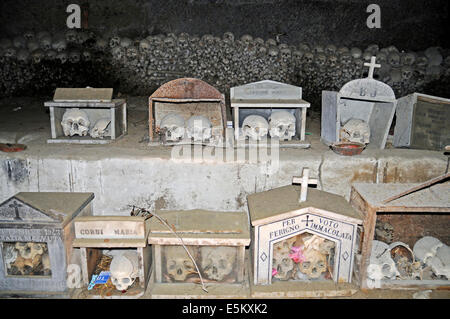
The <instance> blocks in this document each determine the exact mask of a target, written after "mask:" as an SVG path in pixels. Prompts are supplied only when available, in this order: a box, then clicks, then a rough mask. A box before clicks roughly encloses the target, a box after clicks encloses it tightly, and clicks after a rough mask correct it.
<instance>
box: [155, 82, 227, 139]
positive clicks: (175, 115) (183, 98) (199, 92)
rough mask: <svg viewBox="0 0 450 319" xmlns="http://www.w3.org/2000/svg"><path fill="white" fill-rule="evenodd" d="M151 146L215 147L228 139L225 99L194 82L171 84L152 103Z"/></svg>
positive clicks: (217, 92)
mask: <svg viewBox="0 0 450 319" xmlns="http://www.w3.org/2000/svg"><path fill="white" fill-rule="evenodd" d="M148 110H149V132H148V135H149V139H150V143H149V145H158V144H160V143H162V144H164V145H174V144H178V143H180V142H181V143H186V144H190V143H194V144H195V143H200V144H202V143H213V142H219V141H223V139H224V137H225V127H226V113H225V96H224V95H223V94H222V93H220V92H219V91H218V90H217V89H216V88H214V87H212V86H211V85H209V84H208V83H206V82H204V81H201V80H199V79H194V78H181V79H176V80H172V81H169V82H167V83H165V84H163V85H162V86H161V87H159V88H158V89H157V90H156V91H155V92H154V93H153V94H152V95H151V96H150V97H149V100H148Z"/></svg>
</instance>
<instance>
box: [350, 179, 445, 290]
mask: <svg viewBox="0 0 450 319" xmlns="http://www.w3.org/2000/svg"><path fill="white" fill-rule="evenodd" d="M350 204H351V205H352V206H353V207H354V208H355V209H356V210H358V211H360V212H363V213H364V224H363V225H364V237H363V239H362V245H361V262H360V264H359V265H358V267H359V268H360V269H359V271H358V272H357V273H358V276H359V281H360V282H361V287H362V288H382V289H402V288H403V289H405V288H406V289H407V288H416V289H417V288H421V289H424V288H427V289H429V288H437V287H439V288H442V289H448V288H449V287H450V281H449V280H450V246H449V243H450V234H449V231H448V230H449V227H450V173H446V174H444V175H441V176H437V177H435V178H432V179H430V180H427V181H425V182H423V183H380V184H373V183H353V184H352V190H351V194H350Z"/></svg>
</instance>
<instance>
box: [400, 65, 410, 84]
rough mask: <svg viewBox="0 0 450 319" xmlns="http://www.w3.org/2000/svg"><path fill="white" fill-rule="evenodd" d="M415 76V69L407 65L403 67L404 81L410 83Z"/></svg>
mask: <svg viewBox="0 0 450 319" xmlns="http://www.w3.org/2000/svg"><path fill="white" fill-rule="evenodd" d="M412 76H413V68H412V67H410V66H409V65H405V66H403V67H402V79H403V80H404V81H408V80H409V79H411V77H412Z"/></svg>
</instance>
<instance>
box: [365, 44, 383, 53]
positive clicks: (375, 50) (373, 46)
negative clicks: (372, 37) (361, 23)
mask: <svg viewBox="0 0 450 319" xmlns="http://www.w3.org/2000/svg"><path fill="white" fill-rule="evenodd" d="M365 51H368V52H370V54H371V56H372V55H377V53H378V51H380V47H379V46H378V44H369V46H368V47H367V48H366V50H365Z"/></svg>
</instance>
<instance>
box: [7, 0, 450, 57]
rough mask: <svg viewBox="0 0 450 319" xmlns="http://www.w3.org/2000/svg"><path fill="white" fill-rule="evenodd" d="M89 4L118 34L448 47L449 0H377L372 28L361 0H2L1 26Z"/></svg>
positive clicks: (49, 18)
mask: <svg viewBox="0 0 450 319" xmlns="http://www.w3.org/2000/svg"><path fill="white" fill-rule="evenodd" d="M71 3H77V4H79V5H82V4H83V3H87V4H89V10H88V12H89V13H88V21H89V24H88V26H89V28H91V29H93V30H95V31H99V32H101V33H103V34H105V33H118V34H119V35H120V36H127V37H136V36H147V35H149V34H157V33H180V32H187V33H189V34H197V35H200V36H201V35H203V34H206V33H209V34H212V35H215V36H221V35H222V34H223V33H224V32H227V31H230V32H233V33H234V34H235V35H236V36H237V37H240V36H242V35H243V34H246V33H248V34H251V35H252V36H253V37H261V38H264V39H266V38H276V37H277V36H278V37H279V39H280V40H281V41H283V42H286V43H289V44H298V43H300V42H306V43H309V44H314V43H334V44H336V45H346V46H359V47H366V46H367V45H369V44H370V43H377V44H378V45H380V46H389V45H395V46H396V47H397V48H399V49H400V50H414V51H417V50H423V49H425V48H427V47H430V46H442V47H446V48H448V47H449V45H448V44H449V41H450V39H449V38H448V37H447V36H446V28H445V26H446V25H447V24H448V16H449V15H448V13H449V2H448V1H446V0H434V1H427V0H414V1H411V0H396V1H391V0H378V1H376V2H375V3H376V4H378V5H380V7H381V28H380V29H369V28H368V27H367V26H366V19H367V17H368V16H369V14H370V13H367V12H366V8H367V6H368V5H369V4H371V3H373V1H364V0H300V1H298V0H297V1H292V0H233V1H226V0H166V1H160V0H146V1H145V0H136V1H131V0H108V1H98V0H97V1H95V0H63V1H61V0H45V1H36V0H15V1H10V0H6V1H1V4H0V6H1V10H0V33H1V34H3V35H7V36H12V35H15V34H18V33H23V32H25V31H27V30H29V29H32V30H34V31H36V32H37V31H40V30H47V31H50V32H51V33H55V32H58V31H61V30H62V29H65V22H66V19H67V16H68V13H66V7H67V5H68V4H71Z"/></svg>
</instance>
